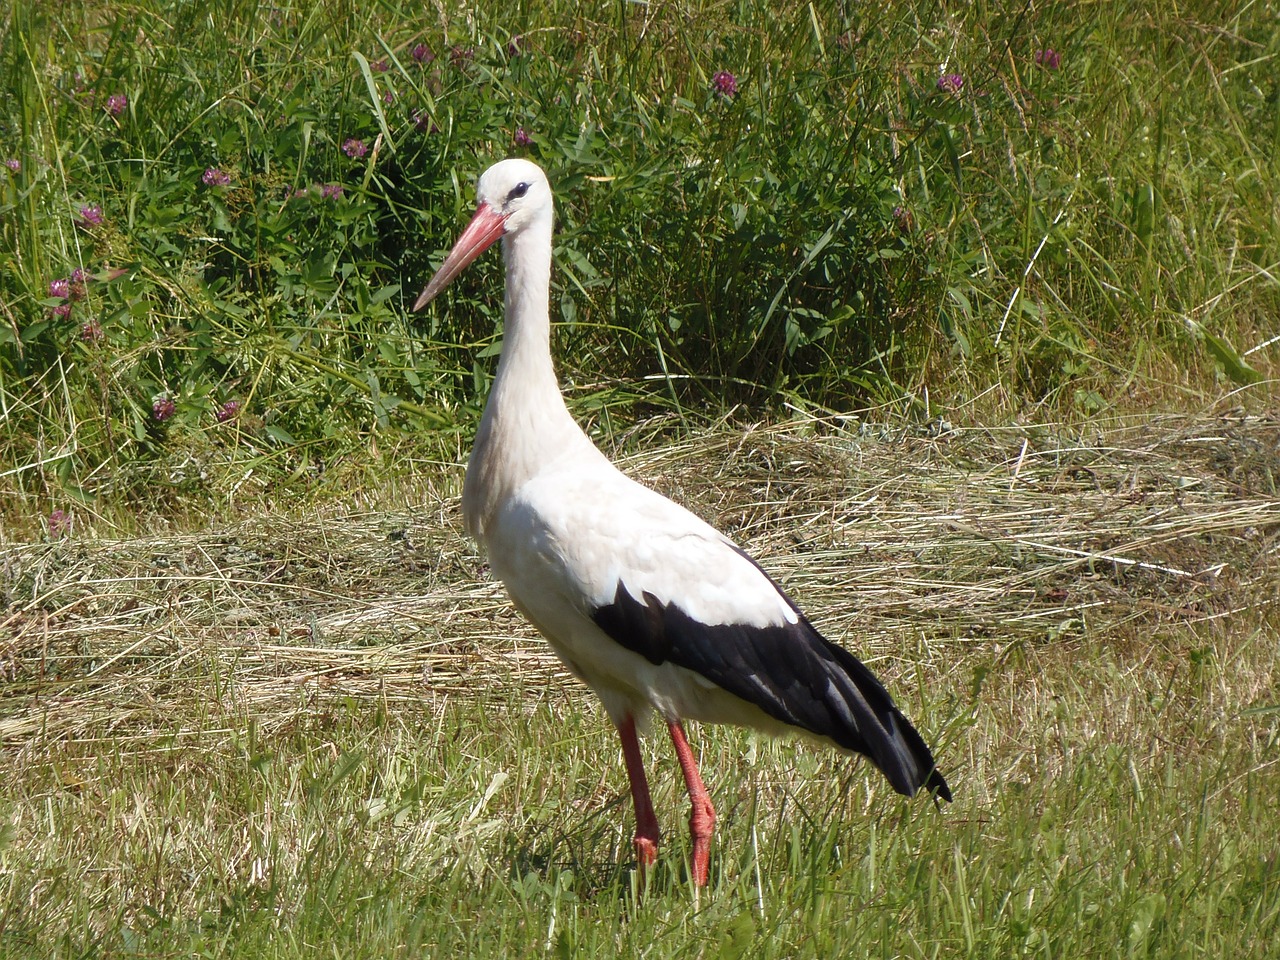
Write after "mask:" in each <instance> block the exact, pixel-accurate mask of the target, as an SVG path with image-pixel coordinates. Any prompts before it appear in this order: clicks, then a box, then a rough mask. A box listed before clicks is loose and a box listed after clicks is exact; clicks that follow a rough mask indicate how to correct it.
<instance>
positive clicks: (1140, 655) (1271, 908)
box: [0, 0, 1280, 960]
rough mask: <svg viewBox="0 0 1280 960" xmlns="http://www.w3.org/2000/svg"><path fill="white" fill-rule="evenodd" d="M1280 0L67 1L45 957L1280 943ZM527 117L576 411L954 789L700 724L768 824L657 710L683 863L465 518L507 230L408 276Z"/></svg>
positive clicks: (710, 755) (31, 823) (13, 564)
mask: <svg viewBox="0 0 1280 960" xmlns="http://www.w3.org/2000/svg"><path fill="white" fill-rule="evenodd" d="M1276 24H1277V12H1276V9H1275V5H1274V4H1271V3H1247V4H1241V5H1236V6H1234V7H1232V8H1231V9H1227V8H1226V5H1219V4H1212V3H1206V4H1191V5H1187V4H1182V5H1178V6H1176V7H1175V6H1173V5H1158V4H1150V3H1145V2H1137V0H1119V2H1116V3H1109V4H1091V3H1052V2H1051V3H1044V4H1035V5H1030V4H1028V5H1025V6H1020V7H1009V8H1007V9H1005V8H1000V9H997V8H995V7H989V6H986V5H949V4H941V3H933V2H928V0H908V2H904V3H894V4H884V3H876V2H863V0H858V2H849V3H840V4H833V3H808V2H797V0H785V2H781V3H771V2H764V0H737V2H732V3H730V2H705V3H681V2H672V3H655V2H650V3H617V4H609V5H604V4H587V3H576V2H573V0H533V2H519V3H516V2H509V0H500V2H496V3H493V4H483V5H480V7H479V8H478V9H473V8H472V6H470V5H458V6H456V7H455V6H451V5H449V4H445V3H439V4H434V5H429V6H425V7H424V6H422V5H416V6H415V5H409V4H405V3H402V2H401V0H376V2H373V3H369V4H362V5H357V4H353V3H350V2H348V0H308V2H293V0H282V2H279V3H274V4H266V3H260V2H258V0H219V2H216V3H205V4H193V3H189V2H186V0H132V2H126V3H105V2H103V0H67V2H64V3H59V4H49V3H45V2H40V0H15V2H12V3H10V4H9V5H8V6H7V7H5V9H4V11H3V12H2V13H0V75H2V76H3V81H4V82H3V84H2V85H0V163H2V164H3V166H0V771H3V774H4V775H3V777H0V957H4V958H8V957H13V958H28V957H66V958H72V957H75V958H82V957H83V958H89V957H93V958H108V957H110V958H115V957H130V956H141V957H157V958H158V957H188V956H204V957H246V958H247V957H255V958H256V957H276V958H282V960H288V958H304V957H306V958H310V957H323V956H334V957H365V956H368V957H406V958H407V957H418V956H441V957H443V956H484V957H487V956H511V957H517V956H520V957H522V956H546V955H551V956H557V957H578V956H581V957H596V956H622V957H637V958H640V957H644V958H675V957H690V958H692V957H699V958H702V957H705V958H709V960H710V958H735V957H752V958H755V957H761V958H775V957H776V958H795V957H814V958H817V957H822V958H828V957H843V956H864V955H867V956H872V957H884V958H898V957H911V958H944V957H974V958H1006V957H1022V956H1026V957H1043V958H1046V960H1047V958H1059V957H1061V958H1072V960H1075V958H1081V957H1095V956H1096V957H1113V956H1121V957H1126V958H1139V957H1153V958H1154V957H1159V958H1166V957H1168V958H1183V957H1185V958H1188V960H1191V958H1197V960H1199V958H1207V957H1214V958H1216V957H1224V958H1225V957H1230V958H1245V960H1249V958H1257V960H1263V958H1270V957H1272V956H1274V955H1275V954H1276V952H1277V949H1278V948H1280V947H1278V945H1280V843H1277V840H1276V834H1277V828H1276V824H1277V823H1280V764H1278V762H1277V756H1280V672H1278V665H1277V658H1278V656H1280V640H1278V638H1280V572H1278V571H1280V489H1278V488H1280V405H1278V404H1277V402H1276V399H1277V398H1276V390H1275V385H1276V382H1277V381H1276V374H1275V370H1276V358H1277V356H1280V337H1278V334H1280V330H1278V329H1277V324H1276V317H1277V316H1280V282H1278V281H1277V276H1280V272H1278V271H1280V230H1277V226H1276V224H1277V222H1278V221H1277V217H1278V216H1280V201H1278V200H1277V197H1280V191H1278V190H1277V187H1278V186H1280V82H1278V81H1277V77H1278V76H1280V71H1277V69H1276V66H1277V61H1278V58H1280V30H1277V29H1276ZM508 154H518V155H525V156H529V157H532V158H533V159H535V160H537V161H538V162H540V163H541V164H543V166H544V167H545V168H546V169H547V170H548V172H549V174H550V176H551V178H552V180H553V183H554V184H555V186H556V189H557V197H558V204H559V205H558V214H559V224H560V227H559V230H558V233H557V237H556V251H555V288H554V293H553V298H554V302H553V319H554V321H555V331H554V337H555V348H556V350H557V354H558V356H559V357H560V358H561V373H562V380H563V381H564V384H565V388H566V393H567V396H568V398H569V402H570V405H571V407H572V408H573V410H574V411H575V413H576V414H578V415H579V416H580V418H581V419H582V421H583V422H584V424H586V426H587V427H588V429H589V430H590V432H591V433H592V435H593V436H594V437H596V438H597V440H598V442H599V443H600V444H601V446H602V447H603V448H604V449H606V450H607V451H608V452H610V453H611V454H612V455H615V456H616V457H618V458H619V459H620V460H621V461H622V462H623V464H624V466H625V467H626V468H627V469H628V471H629V472H631V473H633V474H634V475H636V476H638V477H641V478H643V479H645V480H647V481H648V482H650V483H652V484H654V485H655V486H657V487H658V488H659V489H661V490H662V491H663V492H665V493H667V494H669V495H671V496H673V497H675V498H676V499H678V500H681V501H682V502H685V503H687V504H689V505H690V506H691V507H692V508H694V509H695V510H696V511H697V512H698V513H699V514H701V515H702V516H704V517H706V518H707V519H708V520H710V521H712V522H713V523H715V524H716V525H717V526H719V527H720V528H722V529H724V530H725V531H726V532H727V533H729V534H731V535H732V536H734V537H735V538H736V539H737V540H738V541H739V542H741V543H742V544H743V545H744V546H746V547H748V548H749V549H750V550H751V551H752V552H753V553H754V554H755V555H756V556H757V557H758V558H759V559H760V560H761V562H762V563H763V565H764V566H765V567H766V569H768V570H769V571H770V572H771V573H772V574H774V575H775V576H776V577H777V578H778V579H779V580H780V582H782V583H783V584H784V585H785V586H786V587H787V588H788V590H789V591H790V592H791V593H792V594H793V595H795V596H796V597H797V599H798V600H799V601H800V602H801V603H802V605H803V606H804V607H805V609H806V610H807V611H808V612H809V614H810V615H811V617H812V618H813V619H814V621H815V623H816V624H817V625H818V626H819V627H820V628H821V629H822V630H823V631H824V632H825V633H827V634H828V635H829V636H831V637H832V638H833V639H837V640H839V641H841V642H844V643H846V644H848V645H849V646H850V647H851V648H852V649H854V650H855V651H857V652H858V653H859V655H860V656H862V657H863V658H864V659H866V660H867V661H868V662H869V663H870V664H871V665H872V666H873V667H874V669H875V670H876V672H877V673H878V674H879V675H880V676H882V677H883V678H885V680H886V682H887V684H888V686H889V687H890V688H891V690H893V691H894V692H895V694H896V696H897V699H898V700H899V702H900V704H901V705H902V706H903V708H904V710H905V712H906V713H907V714H908V715H909V716H910V717H911V718H912V719H913V720H915V721H916V723H917V724H918V726H919V727H920V728H921V730H922V732H923V733H924V735H925V737H926V739H927V740H928V741H929V742H930V743H931V744H933V745H934V746H935V748H936V752H937V755H938V757H939V762H940V764H941V765H942V768H943V772H944V773H945V774H946V776H947V777H948V779H949V781H950V783H951V785H952V787H953V789H954V791H955V803H953V804H951V805H948V806H947V807H945V808H941V809H936V808H934V807H933V806H932V805H930V804H929V803H928V802H927V801H924V800H923V799H920V800H917V801H915V802H909V801H905V800H903V799H902V798H900V797H898V796H897V795H896V794H893V792H892V791H891V790H890V789H889V788H888V786H887V784H886V783H885V782H884V781H883V779H882V778H881V777H879V775H878V774H875V773H874V771H871V770H869V769H868V767H867V765H866V764H859V763H856V762H853V761H850V760H849V759H847V758H843V757H840V756H838V755H835V754H833V753H831V752H829V751H824V750H821V749H818V748H816V747H813V746H810V745H806V744H804V743H795V742H777V741H771V740H767V739H764V738H760V737H757V736H755V735H753V734H750V733H747V732H743V731H738V730H732V729H719V728H698V729H695V730H693V731H691V735H692V737H693V742H694V745H695V748H696V749H697V750H698V752H699V754H700V756H701V761H702V764H703V768H704V773H705V774H706V777H707V781H708V786H709V788H710V789H711V791H712V796H713V799H714V802H715V804H716V807H717V809H718V811H719V813H720V823H719V833H718V835H717V840H716V843H715V845H714V847H713V851H712V867H711V871H712V872H711V882H710V885H709V887H708V888H707V889H706V890H704V891H701V892H699V891H695V890H694V889H693V887H692V886H691V885H690V884H689V882H688V880H687V877H686V875H685V872H684V851H683V849H682V842H683V839H684V823H685V819H686V817H687V808H686V806H685V799H684V797H683V789H682V785H681V784H680V777H679V770H678V768H677V766H676V764H675V763H674V758H673V757H672V756H670V755H669V752H668V751H666V750H665V749H659V748H658V747H657V746H654V747H653V748H652V752H651V754H650V756H649V761H650V765H651V770H652V771H653V772H654V776H653V779H654V783H655V788H656V792H655V802H656V806H657V809H658V813H659V817H660V819H661V820H662V823H663V827H664V830H665V835H666V837H667V846H666V847H665V848H664V851H663V854H662V858H661V860H660V862H659V864H658V867H657V869H656V871H655V872H654V874H653V875H652V876H651V877H650V879H649V882H648V884H647V886H646V888H645V889H644V890H643V891H641V890H639V889H638V888H637V878H636V874H635V872H634V863H633V852H632V847H631V833H632V811H631V804H630V799H629V796H628V792H627V785H626V777H625V773H624V771H623V767H622V764H621V756H620V750H619V747H618V744H617V741H616V737H615V736H614V734H613V731H612V728H611V727H610V725H609V724H608V722H607V720H606V719H605V718H604V716H603V715H602V713H601V712H600V710H599V708H598V706H597V704H596V702H595V700H594V698H593V697H592V696H591V695H589V693H588V692H587V691H585V690H584V689H583V688H581V687H580V686H578V685H577V684H575V683H574V682H573V681H572V680H571V679H570V678H569V677H568V676H566V674H565V673H564V671H563V670H562V669H561V668H560V667H559V666H558V664H557V663H556V661H555V660H554V659H553V658H552V657H550V656H549V654H548V651H547V648H546V647H545V645H544V644H543V643H542V642H541V641H540V640H539V639H538V638H537V637H536V636H535V635H534V634H533V632H532V631H531V630H530V628H529V627H528V625H527V624H526V623H524V622H523V621H522V620H521V619H520V618H519V617H518V616H517V615H516V614H515V613H514V611H513V610H512V609H511V608H510V606H509V604H508V603H507V601H506V600H505V598H504V596H503V595H502V592H501V589H500V587H499V586H498V585H497V584H495V583H493V582H492V581H491V580H490V579H489V578H488V576H487V571H486V568H485V564H484V559H483V558H482V557H480V556H478V555H477V554H476V551H475V547H474V545H473V544H471V543H470V542H469V541H467V540H465V539H464V538H463V536H462V534H461V529H460V522H459V517H458V501H457V497H458V492H459V489H460V484H461V464H462V463H463V462H464V461H465V457H466V452H467V449H468V447H469V444H470V438H471V434H472V432H473V431H474V428H475V424H476V421H477V419H478V412H479V408H480V405H481V404H482V403H483V400H484V396H485V394H486V391H487V388H488V383H489V378H490V377H491V375H492V369H493V363H494V356H495V354H496V353H497V351H498V349H499V347H500V344H501V329H500V320H501V318H500V316H498V313H499V312H500V308H499V306H498V305H499V304H500V297H499V296H498V294H497V284H498V282H499V277H498V273H497V264H496V258H495V257H490V258H489V259H488V260H487V261H484V262H482V263H481V264H480V265H478V268H477V269H476V270H474V271H472V273H470V274H469V275H468V276H467V277H465V278H463V279H461V280H460V281H459V282H458V283H457V284H455V286H454V287H453V288H451V290H450V292H449V294H448V296H447V298H444V299H443V300H442V301H441V302H440V303H438V304H437V305H435V306H433V307H432V309H431V310H430V311H428V312H427V313H426V314H424V315H423V316H421V317H411V316H409V315H408V312H407V305H408V303H411V302H412V299H413V297H414V296H415V295H416V293H417V292H418V290H419V289H421V286H422V284H423V282H424V281H425V279H426V278H427V276H428V275H429V274H430V272H431V268H432V266H433V264H435V263H436V262H438V259H439V256H440V251H441V250H442V249H443V248H444V247H446V246H447V245H448V244H449V243H450V242H451V240H452V239H453V237H454V236H455V235H456V231H457V229H458V227H459V226H460V224H461V223H463V222H465V217H466V215H467V212H468V210H469V208H470V206H471V203H472V195H471V193H472V187H471V184H472V181H473V179H474V177H475V175H476V173H477V172H478V171H479V170H481V169H483V167H484V166H486V165H487V164H488V163H489V162H490V161H491V160H493V159H494V158H496V157H500V156H505V155H508ZM850 411H853V412H850ZM656 742H657V741H655V743H656ZM663 747H665V743H663Z"/></svg>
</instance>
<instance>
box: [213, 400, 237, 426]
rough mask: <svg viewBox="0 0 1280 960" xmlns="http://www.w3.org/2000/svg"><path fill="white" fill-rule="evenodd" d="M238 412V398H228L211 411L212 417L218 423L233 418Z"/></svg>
mask: <svg viewBox="0 0 1280 960" xmlns="http://www.w3.org/2000/svg"><path fill="white" fill-rule="evenodd" d="M239 412H240V401H239V400H228V401H227V402H226V403H224V404H222V406H220V407H218V409H217V410H215V411H214V412H213V415H214V417H215V418H216V419H217V421H218V422H219V423H226V422H227V421H228V420H234V419H235V418H236V415H237V414H238V413H239Z"/></svg>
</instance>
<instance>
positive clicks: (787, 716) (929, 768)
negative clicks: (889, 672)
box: [591, 558, 951, 800]
mask: <svg viewBox="0 0 1280 960" xmlns="http://www.w3.org/2000/svg"><path fill="white" fill-rule="evenodd" d="M748 559H749V558H748ZM753 562H754V561H753ZM770 582H771V583H772V580H771V581H770ZM774 586H775V588H776V587H777V585H776V584H774ZM784 596H785V595H784ZM793 606H794V605H793ZM591 618H592V620H594V621H595V623H596V625H597V626H598V627H600V629H601V630H603V631H604V632H605V633H607V634H608V635H609V636H610V637H611V638H612V639H613V640H615V641H617V642H618V643H620V644H622V646H624V647H626V648H627V649H628V650H631V651H633V652H635V653H638V654H640V655H641V656H642V657H644V658H645V659H647V660H649V661H650V662H651V663H655V664H661V663H673V664H675V665H677V666H680V667H684V668H685V669H687V670H693V671H694V672H696V673H700V674H702V675H703V676H704V677H706V678H707V679H708V680H711V681H712V682H713V683H715V684H716V685H717V686H720V687H722V688H723V689H725V690H727V691H728V692H729V693H732V694H733V695H734V696H737V697H741V698H742V699H743V700H746V701H747V702H748V703H753V704H755V705H756V706H757V707H759V708H760V709H761V710H763V711H764V712H765V713H767V714H768V715H769V716H771V717H774V718H775V719H777V720H781V721H782V722H783V723H787V724H790V725H791V726H794V727H799V728H800V729H802V730H807V731H809V732H810V733H814V734H817V735H818V736H821V737H827V738H829V739H831V740H832V741H834V742H835V743H836V744H838V745H839V746H841V747H844V748H845V749H847V750H854V751H856V752H858V753H861V754H864V755H865V756H867V757H870V758H871V760H872V761H873V762H874V763H875V764H876V766H878V767H879V768H880V769H881V770H882V771H884V774H885V776H887V777H888V778H889V782H890V783H891V784H892V785H893V788H894V789H895V790H897V791H898V792H899V793H902V794H906V795H907V796H914V795H915V793H916V791H917V790H919V789H920V788H921V787H924V788H926V789H927V790H929V791H930V792H931V793H933V794H934V795H935V796H938V797H941V798H942V799H944V800H950V799H951V790H950V788H948V786H947V782H946V780H944V779H943V777H942V774H940V773H939V772H938V770H937V768H936V766H935V765H934V760H933V754H932V753H930V751H929V747H928V746H927V745H926V744H925V742H924V740H923V738H921V736H920V734H919V733H917V732H916V729H915V727H913V726H912V725H911V723H910V722H909V721H908V720H907V718H906V717H905V716H903V715H902V713H901V711H899V710H898V708H897V707H896V706H895V705H894V703H893V698H891V697H890V696H889V693H888V691H886V690H885V688H884V686H883V685H882V684H881V683H880V681H879V680H877V679H876V677H875V675H874V674H872V672H871V671H870V670H868V669H867V667H866V666H865V665H864V664H863V663H862V662H861V661H860V660H858V658H857V657H855V656H854V655H853V654H851V653H849V651H847V650H845V649H844V648H843V647H840V646H838V645H836V644H834V643H832V642H831V641H830V640H828V639H826V637H824V636H822V634H820V633H819V632H818V631H817V630H816V629H814V627H813V625H812V624H811V623H809V621H808V620H807V619H805V617H804V616H803V614H801V615H800V616H799V620H798V622H796V623H786V624H782V625H778V626H768V627H753V626H750V625H748V624H742V623H721V624H706V623H700V622H699V621H697V620H695V619H693V618H692V617H691V616H689V615H688V614H687V613H685V612H684V611H683V610H681V609H680V608H679V607H678V606H676V605H675V604H674V603H662V602H661V601H660V600H659V599H658V598H657V597H655V596H654V595H653V594H651V593H649V592H648V591H644V593H643V596H642V597H640V598H639V599H637V598H636V597H633V596H632V595H631V593H630V592H629V591H628V590H627V588H626V586H625V585H624V584H623V583H622V582H621V581H619V583H618V587H617V590H616V591H615V593H614V598H613V602H612V603H609V604H606V605H604V606H601V607H598V608H596V609H595V610H594V611H592V614H591Z"/></svg>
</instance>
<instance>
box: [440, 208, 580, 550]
mask: <svg viewBox="0 0 1280 960" xmlns="http://www.w3.org/2000/svg"><path fill="white" fill-rule="evenodd" d="M551 225H552V221H551V216H550V211H548V215H547V216H546V217H545V218H539V219H538V220H536V221H533V222H530V223H528V224H526V225H525V226H524V228H523V229H521V230H520V231H519V232H517V233H511V234H507V235H506V236H505V237H503V238H502V259H503V261H504V263H505V264H506V296H505V305H506V323H505V326H504V329H503V340H502V356H501V358H500V359H499V360H498V372H497V375H496V376H495V377H494V380H493V387H492V388H491V389H490V391H489V400H488V402H487V403H486V404H485V408H484V416H483V417H482V418H481V420H480V428H479V430H478V431H477V433H476V442H475V447H474V448H473V449H472V451H471V459H470V460H469V461H468V463H467V478H466V482H465V484H464V485H463V491H462V513H463V519H464V521H465V522H466V526H467V531H468V532H469V533H470V534H471V535H472V536H473V537H475V538H476V539H477V540H479V541H480V543H481V544H482V545H484V543H485V536H484V534H485V529H486V527H488V526H489V522H490V520H491V519H492V517H493V514H494V512H495V511H496V510H498V509H499V508H500V507H501V506H502V503H503V502H504V501H505V500H506V498H507V497H508V496H510V495H511V494H513V493H514V492H515V491H516V490H518V489H519V488H520V486H521V485H523V484H524V483H525V481H527V480H529V479H530V478H531V477H533V476H534V475H535V474H536V473H537V472H538V470H539V469H540V468H542V467H543V466H545V465H546V464H547V463H549V462H550V461H552V460H554V459H555V458H557V457H558V456H561V455H564V454H565V453H567V452H571V451H573V450H577V449H580V448H581V446H583V445H584V444H585V445H586V446H588V447H590V446H591V441H590V440H588V439H587V437H586V435H585V434H584V433H583V432H582V430H581V429H580V428H579V427H578V425H577V424H576V423H575V422H574V420H573V418H572V417H571V416H570V415H569V411H568V409H567V408H566V407H565V405H564V398H563V396H561V394H560V386H559V384H558V383H557V382H556V374H555V367H554V366H553V365H552V362H551V317H550V314H549V312H548V311H549V305H550V294H551Z"/></svg>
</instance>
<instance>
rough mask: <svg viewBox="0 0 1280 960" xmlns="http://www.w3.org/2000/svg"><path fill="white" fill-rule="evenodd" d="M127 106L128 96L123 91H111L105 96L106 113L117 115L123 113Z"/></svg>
mask: <svg viewBox="0 0 1280 960" xmlns="http://www.w3.org/2000/svg"><path fill="white" fill-rule="evenodd" d="M128 107H129V98H128V97H126V96H125V95H124V94H123V93H113V94H112V95H111V96H109V97H107V113H109V114H111V115H112V116H113V117H118V116H120V114H122V113H124V112H125V110H127V109H128Z"/></svg>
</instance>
